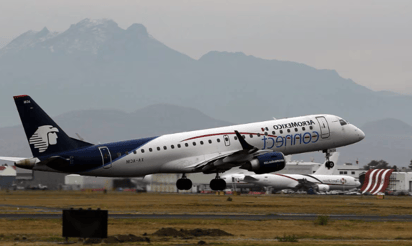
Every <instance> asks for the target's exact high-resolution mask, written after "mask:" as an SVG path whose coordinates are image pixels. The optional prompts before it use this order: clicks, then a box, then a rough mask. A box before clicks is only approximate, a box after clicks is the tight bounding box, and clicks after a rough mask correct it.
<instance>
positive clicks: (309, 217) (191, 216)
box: [0, 212, 412, 221]
mask: <svg viewBox="0 0 412 246" xmlns="http://www.w3.org/2000/svg"><path fill="white" fill-rule="evenodd" d="M318 216H319V215H317V214H268V215H241V214H239V215H226V214H110V212H109V218H112V219H202V220H207V219H210V220H214V219H228V220H253V221H259V220H316V219H317V218H318ZM327 216H329V219H330V220H359V221H412V215H388V216H377V215H346V214H345V215H335V214H332V215H327ZM61 217H62V215H61V214H56V213H54V214H38V213H37V214H34V213H33V214H27V213H16V214H0V219H61Z"/></svg>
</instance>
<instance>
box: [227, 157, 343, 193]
mask: <svg viewBox="0 0 412 246" xmlns="http://www.w3.org/2000/svg"><path fill="white" fill-rule="evenodd" d="M338 159H339V152H332V153H331V155H330V157H329V161H331V162H333V163H336V162H337V161H338ZM285 160H286V166H288V165H291V166H298V165H305V164H306V165H316V166H317V165H319V167H318V169H317V170H316V171H315V172H314V173H313V174H323V175H332V174H333V172H334V171H335V169H336V166H335V165H334V166H333V167H330V168H328V167H326V162H327V161H328V160H327V159H326V160H325V162H324V163H322V164H318V163H315V162H303V161H293V160H292V156H291V155H287V156H285ZM269 174H274V173H269ZM251 175H255V173H254V172H250V171H247V170H241V169H236V168H233V169H232V170H230V171H228V172H226V173H225V174H224V175H222V176H221V178H222V179H224V180H225V181H226V184H227V185H231V186H232V187H236V188H240V189H242V188H259V187H266V186H263V185H261V184H260V183H259V182H249V183H248V182H245V181H244V179H245V177H246V176H251Z"/></svg>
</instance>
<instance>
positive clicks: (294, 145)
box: [80, 115, 364, 177]
mask: <svg viewBox="0 0 412 246" xmlns="http://www.w3.org/2000/svg"><path fill="white" fill-rule="evenodd" d="M339 119H340V118H339V117H337V116H334V115H309V116H301V117H294V118H287V119H279V120H270V121H264V122H257V123H250V124H243V125H234V126H227V127H219V128H212V129H206V130H198V131H191V132H182V133H175V134H167V135H162V136H159V137H157V138H154V139H153V140H151V141H149V142H147V143H146V144H145V145H143V146H140V147H139V148H138V149H136V150H135V151H133V152H130V153H127V154H126V155H125V156H124V157H122V158H120V159H117V160H116V161H113V162H112V163H111V165H110V166H106V167H105V168H103V167H102V168H98V169H95V170H92V171H88V172H83V173H80V174H82V175H90V176H111V177H113V176H119V177H120V176H127V177H137V176H144V175H147V174H153V173H190V172H195V170H194V168H193V166H194V165H196V164H197V163H201V162H202V161H205V160H209V159H213V158H215V157H217V156H219V155H224V154H225V153H228V152H233V151H236V150H241V149H242V147H241V144H240V142H239V141H238V140H237V139H236V136H235V130H237V131H239V133H240V134H241V135H243V136H244V138H245V140H246V142H247V143H249V144H250V145H253V146H255V147H257V148H259V149H261V150H265V149H267V150H273V151H277V152H282V153H283V154H285V155H288V154H298V153H304V152H310V151H319V150H325V149H332V148H337V147H342V146H345V145H349V144H352V143H356V142H358V141H360V140H362V139H363V138H364V133H363V132H362V131H361V130H360V129H358V128H357V127H355V126H354V125H351V124H346V125H341V124H340V123H339ZM99 146H100V147H101V146H105V145H104V144H102V145H98V146H96V147H99ZM118 154H124V153H111V155H112V156H116V155H118ZM113 159H114V158H113Z"/></svg>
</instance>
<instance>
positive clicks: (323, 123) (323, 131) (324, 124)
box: [316, 116, 330, 138]
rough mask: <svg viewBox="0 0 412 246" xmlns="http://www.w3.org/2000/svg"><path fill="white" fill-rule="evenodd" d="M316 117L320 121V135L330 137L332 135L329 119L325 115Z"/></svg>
mask: <svg viewBox="0 0 412 246" xmlns="http://www.w3.org/2000/svg"><path fill="white" fill-rule="evenodd" d="M316 119H317V120H318V122H319V126H320V135H321V136H322V138H328V137H329V136H330V130H329V125H328V121H327V120H326V118H325V117H323V116H320V117H316Z"/></svg>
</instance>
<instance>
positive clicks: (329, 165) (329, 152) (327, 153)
mask: <svg viewBox="0 0 412 246" xmlns="http://www.w3.org/2000/svg"><path fill="white" fill-rule="evenodd" d="M333 152H336V149H327V150H324V151H323V153H325V157H326V163H325V167H326V168H327V169H331V168H333V167H334V166H335V163H333V161H330V160H329V158H330V156H331V155H332V153H333Z"/></svg>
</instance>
